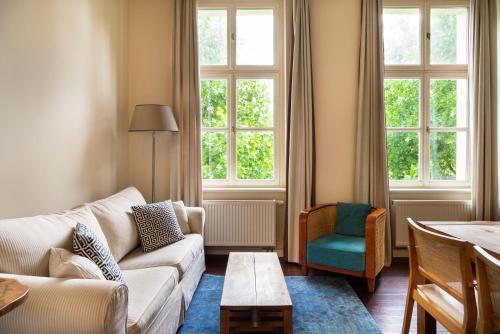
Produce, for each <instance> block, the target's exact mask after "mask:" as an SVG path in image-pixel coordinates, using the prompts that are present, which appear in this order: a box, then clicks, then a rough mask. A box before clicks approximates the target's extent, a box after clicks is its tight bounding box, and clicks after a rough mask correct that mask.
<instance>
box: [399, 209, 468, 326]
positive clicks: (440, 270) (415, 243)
mask: <svg viewBox="0 0 500 334" xmlns="http://www.w3.org/2000/svg"><path fill="white" fill-rule="evenodd" d="M407 220H408V238H409V240H408V250H409V256H410V276H409V282H408V293H407V296H406V308H405V314H404V322H403V333H408V331H409V329H410V323H411V316H412V312H413V305H414V302H417V304H418V305H419V306H420V307H421V308H422V309H423V310H425V312H426V313H427V314H428V315H430V316H432V318H434V319H435V320H437V321H439V322H440V323H441V324H442V325H443V326H444V327H445V328H446V329H447V330H449V331H450V332H451V333H474V331H475V327H476V318H477V315H476V301H475V296H474V286H473V280H472V265H471V263H470V259H469V258H468V257H467V248H468V247H469V244H468V243H467V242H466V241H463V240H460V239H456V238H451V237H448V236H445V235H441V234H437V233H433V232H430V231H427V230H425V229H423V228H422V227H420V226H419V225H417V224H416V223H415V222H414V221H413V220H412V219H411V218H407ZM420 320H421V319H420Z"/></svg>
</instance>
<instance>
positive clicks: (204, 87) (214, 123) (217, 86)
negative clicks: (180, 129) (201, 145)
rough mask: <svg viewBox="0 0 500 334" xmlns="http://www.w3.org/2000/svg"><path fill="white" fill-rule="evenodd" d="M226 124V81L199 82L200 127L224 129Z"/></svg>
mask: <svg viewBox="0 0 500 334" xmlns="http://www.w3.org/2000/svg"><path fill="white" fill-rule="evenodd" d="M226 124H227V80H225V79H210V80H201V126H202V127H204V128H208V127H218V128H224V127H226Z"/></svg>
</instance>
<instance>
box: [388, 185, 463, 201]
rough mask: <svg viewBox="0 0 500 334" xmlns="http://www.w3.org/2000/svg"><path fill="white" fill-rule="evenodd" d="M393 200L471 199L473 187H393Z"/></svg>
mask: <svg viewBox="0 0 500 334" xmlns="http://www.w3.org/2000/svg"><path fill="white" fill-rule="evenodd" d="M389 193H390V199H391V200H405V199H406V200H470V198H471V188H394V187H393V188H391V189H390V190H389Z"/></svg>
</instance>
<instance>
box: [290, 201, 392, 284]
mask: <svg viewBox="0 0 500 334" xmlns="http://www.w3.org/2000/svg"><path fill="white" fill-rule="evenodd" d="M365 210H366V208H365ZM337 211H338V210H337V204H325V205H321V206H318V207H314V208H310V209H305V210H303V211H302V212H301V214H300V230H299V262H300V265H301V266H302V273H303V274H304V275H307V274H308V271H309V268H313V269H319V270H326V271H331V272H336V273H341V274H346V275H351V276H357V277H364V278H366V279H367V283H368V291H370V292H374V291H375V278H376V277H377V275H378V274H379V272H380V271H381V270H382V268H383V267H384V253H385V215H386V210H385V209H383V208H379V209H377V208H371V207H369V206H368V207H367V211H366V214H367V216H366V219H362V220H361V224H357V225H356V224H353V225H352V226H351V225H349V224H350V221H349V219H342V224H337V221H338V220H337V218H338V217H337ZM366 214H364V215H362V217H364V216H365V215H366ZM344 218H345V217H344ZM363 221H364V224H363ZM341 225H342V226H341ZM355 225H356V226H355Z"/></svg>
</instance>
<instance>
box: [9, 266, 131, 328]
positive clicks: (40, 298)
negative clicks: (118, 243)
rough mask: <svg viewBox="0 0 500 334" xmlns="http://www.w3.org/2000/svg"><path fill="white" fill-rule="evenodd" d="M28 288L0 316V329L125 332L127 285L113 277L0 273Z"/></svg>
mask: <svg viewBox="0 0 500 334" xmlns="http://www.w3.org/2000/svg"><path fill="white" fill-rule="evenodd" d="M0 277H2V278H14V279H16V280H18V281H19V282H20V283H22V284H24V285H27V286H28V287H29V288H30V290H29V292H28V297H27V299H26V301H25V302H24V303H23V304H21V305H19V306H18V307H17V308H15V309H14V310H12V311H11V312H9V313H7V314H5V315H4V316H2V317H1V318H0V333H37V334H44V333H47V334H49V333H50V334H57V333H74V334H79V333H82V334H83V333H106V334H107V333H126V331H127V312H128V289H127V286H126V285H124V284H121V283H118V282H113V281H102V280H92V279H62V278H52V277H41V276H25V275H11V274H0Z"/></svg>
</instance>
